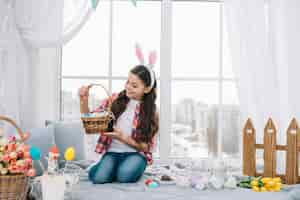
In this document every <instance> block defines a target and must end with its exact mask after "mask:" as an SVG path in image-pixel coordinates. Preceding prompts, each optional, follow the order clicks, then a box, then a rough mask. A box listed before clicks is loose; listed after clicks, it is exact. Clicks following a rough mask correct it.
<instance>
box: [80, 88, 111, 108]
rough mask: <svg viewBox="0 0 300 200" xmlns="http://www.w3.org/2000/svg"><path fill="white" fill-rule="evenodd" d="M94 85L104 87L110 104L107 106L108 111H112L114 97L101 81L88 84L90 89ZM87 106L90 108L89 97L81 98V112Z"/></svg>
mask: <svg viewBox="0 0 300 200" xmlns="http://www.w3.org/2000/svg"><path fill="white" fill-rule="evenodd" d="M93 86H100V87H102V89H104V91H105V93H106V95H107V96H108V106H107V110H108V112H111V105H112V97H111V95H110V93H109V91H108V90H107V89H106V88H105V87H104V86H103V85H102V84H99V83H92V84H90V85H88V86H87V88H88V90H90V89H91V88H92V87H93ZM85 107H87V108H88V98H80V111H81V113H84V110H85V109H84V108H85Z"/></svg>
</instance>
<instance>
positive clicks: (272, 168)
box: [264, 119, 276, 177]
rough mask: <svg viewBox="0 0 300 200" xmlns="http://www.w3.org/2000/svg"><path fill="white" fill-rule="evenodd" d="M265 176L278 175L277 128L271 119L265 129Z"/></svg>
mask: <svg viewBox="0 0 300 200" xmlns="http://www.w3.org/2000/svg"><path fill="white" fill-rule="evenodd" d="M264 147H265V148H264V176H265V177H275V175H276V173H275V172H276V128H275V125H274V123H273V121H272V119H269V120H268V122H267V125H266V126H265V129H264Z"/></svg>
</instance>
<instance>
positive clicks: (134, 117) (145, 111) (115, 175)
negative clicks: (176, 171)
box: [80, 47, 158, 184]
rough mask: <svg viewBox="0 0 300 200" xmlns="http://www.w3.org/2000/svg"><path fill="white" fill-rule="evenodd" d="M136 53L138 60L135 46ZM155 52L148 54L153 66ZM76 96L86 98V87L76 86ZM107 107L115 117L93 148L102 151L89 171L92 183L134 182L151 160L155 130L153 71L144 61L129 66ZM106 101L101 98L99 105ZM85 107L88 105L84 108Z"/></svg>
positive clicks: (137, 50)
mask: <svg viewBox="0 0 300 200" xmlns="http://www.w3.org/2000/svg"><path fill="white" fill-rule="evenodd" d="M136 53H137V56H138V58H139V60H140V62H141V63H143V59H142V54H141V51H140V49H139V47H136ZM154 60H155V54H154V52H152V53H151V54H150V56H149V63H150V64H149V65H150V66H153V64H154V62H155V61H154ZM80 96H81V97H84V98H86V97H87V96H88V89H87V88H86V87H81V88H80ZM112 99H113V103H112V107H111V110H112V112H113V113H114V115H115V117H116V124H115V127H114V129H113V131H112V132H105V133H102V134H101V136H100V137H99V140H98V144H97V145H96V150H95V151H96V152H97V153H103V154H104V155H103V157H102V158H101V160H100V161H99V162H98V163H97V164H96V165H94V166H93V167H92V168H91V169H90V171H89V179H90V180H91V181H92V182H93V183H94V184H100V183H111V182H113V181H117V182H120V183H129V182H136V181H137V180H138V179H139V178H140V177H141V176H142V174H143V172H144V170H145V168H146V165H147V164H151V163H152V153H151V151H152V149H153V143H154V138H155V135H156V133H157V132H158V114H157V110H156V105H155V100H156V80H155V75H154V71H153V69H152V68H151V67H149V66H147V65H142V64H141V65H137V66H135V67H134V68H133V69H131V70H130V72H129V75H128V80H127V82H126V84H125V89H124V90H123V91H121V92H120V93H119V94H117V95H116V94H114V95H113V96H112ZM107 105H108V100H105V101H103V103H102V104H101V106H100V107H99V110H100V109H103V108H104V107H105V106H107ZM87 110H88V108H87Z"/></svg>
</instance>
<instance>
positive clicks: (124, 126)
mask: <svg viewBox="0 0 300 200" xmlns="http://www.w3.org/2000/svg"><path fill="white" fill-rule="evenodd" d="M139 103H140V101H138V100H134V99H130V100H129V102H128V104H127V107H126V109H125V111H124V112H123V113H122V115H121V116H120V117H119V118H118V120H117V123H116V127H117V128H118V129H120V130H121V131H122V132H123V134H125V135H128V136H131V133H132V123H133V118H134V112H135V108H136V106H137V105H138V104H139ZM136 151H137V150H136V149H135V148H133V147H131V146H129V145H127V144H124V143H123V142H120V141H119V140H117V139H113V140H112V143H111V145H110V148H109V149H108V152H117V153H123V152H136Z"/></svg>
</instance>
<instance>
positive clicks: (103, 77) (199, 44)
mask: <svg viewBox="0 0 300 200" xmlns="http://www.w3.org/2000/svg"><path fill="white" fill-rule="evenodd" d="M164 9H165V8H164V5H163V4H162V3H161V2H160V1H138V2H137V7H134V6H133V5H132V2H131V1H112V2H110V1H102V2H100V5H99V6H98V8H97V11H96V13H95V14H94V15H93V16H92V17H91V19H90V20H89V21H88V23H87V24H86V25H85V27H84V28H83V30H82V31H81V32H80V33H79V34H78V36H77V37H76V38H75V39H74V40H72V41H71V42H70V43H69V44H68V45H67V46H66V47H64V49H63V54H62V55H63V57H62V80H61V81H62V98H61V102H60V103H61V117H62V119H64V120H68V119H78V118H79V102H78V97H77V89H78V88H79V87H80V86H81V85H83V84H88V83H91V82H92V83H94V82H96V83H102V84H104V85H105V86H106V87H107V88H109V90H110V91H113V92H118V91H120V90H122V89H123V88H124V83H125V80H126V78H127V73H128V71H129V70H130V68H131V67H133V66H134V65H135V64H137V59H136V58H135V55H134V49H133V47H134V45H135V43H136V42H138V43H140V44H141V45H142V47H144V51H145V52H149V51H150V50H153V49H154V50H157V52H158V55H162V56H158V58H159V59H158V61H157V64H156V66H155V70H156V74H157V76H158V79H159V81H158V83H159V86H160V87H159V89H158V93H159V94H163V93H164V92H166V91H162V90H170V91H171V95H170V97H167V98H163V99H160V98H158V101H157V105H158V106H159V108H162V107H163V106H165V107H168V106H169V107H170V108H171V111H170V112H169V113H164V114H165V115H168V116H169V118H170V119H171V120H169V121H168V120H165V118H161V121H160V122H161V124H164V125H166V124H167V126H163V130H161V131H160V135H162V134H164V137H159V138H162V139H160V142H159V145H160V148H158V149H164V148H168V149H164V151H165V152H167V153H164V156H166V155H167V157H207V156H208V155H209V154H217V153H222V154H223V155H237V154H238V152H239V146H238V144H239V138H240V130H239V106H238V99H237V94H236V84H235V78H234V76H233V73H232V69H231V64H230V62H229V59H228V58H229V56H228V55H227V53H228V50H227V45H226V35H225V32H223V27H224V26H223V21H222V3H220V2H217V1H216V2H212V1H205V0H199V1H174V2H172V12H171V14H170V15H168V16H166V17H167V18H169V19H171V21H172V25H171V26H170V27H171V28H170V30H167V32H169V33H171V35H172V40H171V44H170V45H169V46H168V43H165V42H164V41H163V40H162V38H166V37H162V35H163V34H165V32H164V31H166V30H165V29H162V28H161V27H162V26H163V20H165V19H163V18H164V17H162V12H163V11H164ZM160 51H162V52H160ZM168 52H169V53H170V54H171V58H170V62H169V63H171V66H170V67H169V68H165V69H169V70H167V71H166V70H162V69H163V67H166V66H160V63H165V62H160V61H161V60H162V61H164V60H163V59H168V58H167V57H164V56H163V55H165V54H164V53H168ZM170 74H171V79H170V81H169V82H166V81H165V80H167V79H166V78H165V77H168V76H169V75H170ZM162 84H164V85H162ZM159 94H158V97H160V95H159ZM103 97H105V94H104V93H103V91H101V90H100V89H94V90H92V95H91V97H90V100H91V101H90V106H91V107H93V106H96V105H97V103H98V101H99V99H101V98H103ZM168 127H170V128H169V129H168ZM166 130H167V131H166ZM157 156H159V153H158V151H157ZM164 159H166V158H164Z"/></svg>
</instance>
